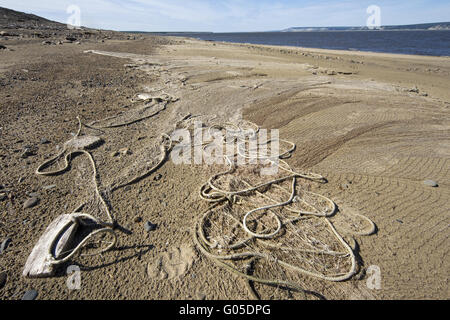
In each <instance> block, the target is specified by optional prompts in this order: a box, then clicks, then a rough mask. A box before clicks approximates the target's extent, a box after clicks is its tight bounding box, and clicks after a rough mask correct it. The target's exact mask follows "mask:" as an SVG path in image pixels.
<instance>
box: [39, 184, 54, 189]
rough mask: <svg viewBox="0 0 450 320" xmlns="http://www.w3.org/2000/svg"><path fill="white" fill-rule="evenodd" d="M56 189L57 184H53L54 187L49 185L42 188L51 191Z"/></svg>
mask: <svg viewBox="0 0 450 320" xmlns="http://www.w3.org/2000/svg"><path fill="white" fill-rule="evenodd" d="M54 188H56V184H52V185H49V186H44V187H42V189H43V190H51V189H54Z"/></svg>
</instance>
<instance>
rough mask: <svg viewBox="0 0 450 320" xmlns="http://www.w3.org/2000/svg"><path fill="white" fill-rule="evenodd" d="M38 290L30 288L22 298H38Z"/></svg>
mask: <svg viewBox="0 0 450 320" xmlns="http://www.w3.org/2000/svg"><path fill="white" fill-rule="evenodd" d="M37 296H38V292H37V291H36V290H34V289H32V290H28V291H27V292H25V294H24V295H23V297H22V300H36V298H37Z"/></svg>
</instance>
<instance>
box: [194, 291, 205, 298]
mask: <svg viewBox="0 0 450 320" xmlns="http://www.w3.org/2000/svg"><path fill="white" fill-rule="evenodd" d="M195 296H196V297H197V299H198V300H205V299H206V294H204V293H203V292H197V294H196V295H195Z"/></svg>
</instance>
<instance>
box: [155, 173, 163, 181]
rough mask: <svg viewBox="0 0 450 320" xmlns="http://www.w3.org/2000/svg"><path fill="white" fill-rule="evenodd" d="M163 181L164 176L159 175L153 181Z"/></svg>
mask: <svg viewBox="0 0 450 320" xmlns="http://www.w3.org/2000/svg"><path fill="white" fill-rule="evenodd" d="M161 179H162V174H160V173H158V174H157V175H156V176H155V178H154V179H153V180H155V181H159V180H161Z"/></svg>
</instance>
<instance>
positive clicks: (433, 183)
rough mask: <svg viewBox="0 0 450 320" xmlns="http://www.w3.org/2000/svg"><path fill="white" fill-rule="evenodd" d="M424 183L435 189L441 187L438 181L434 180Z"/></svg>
mask: <svg viewBox="0 0 450 320" xmlns="http://www.w3.org/2000/svg"><path fill="white" fill-rule="evenodd" d="M423 183H424V184H425V185H426V186H429V187H433V188H437V187H439V184H438V183H437V182H436V181H433V180H425V181H424V182H423Z"/></svg>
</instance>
